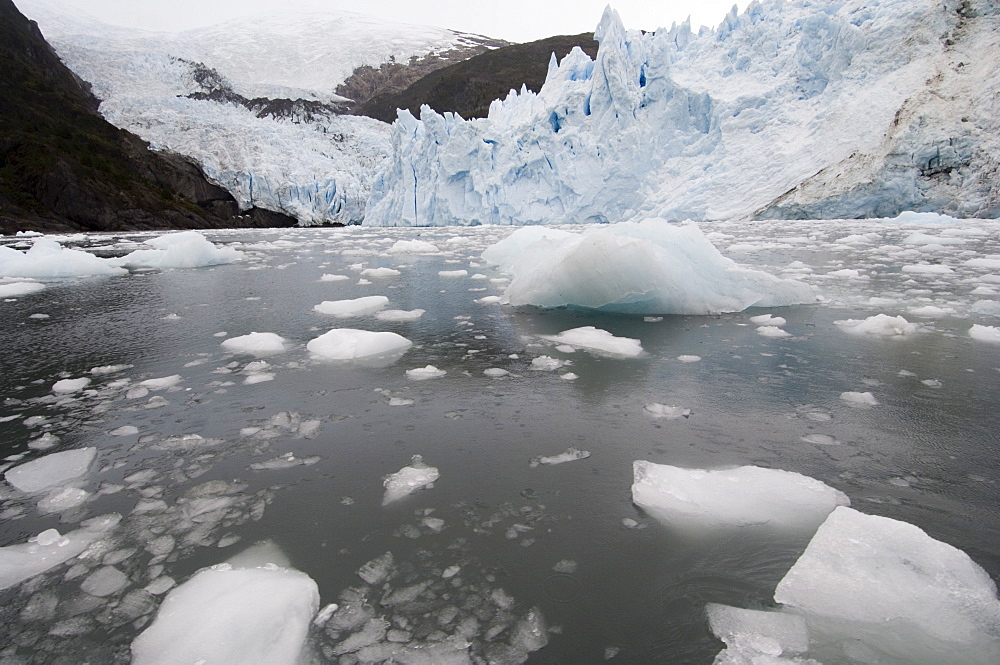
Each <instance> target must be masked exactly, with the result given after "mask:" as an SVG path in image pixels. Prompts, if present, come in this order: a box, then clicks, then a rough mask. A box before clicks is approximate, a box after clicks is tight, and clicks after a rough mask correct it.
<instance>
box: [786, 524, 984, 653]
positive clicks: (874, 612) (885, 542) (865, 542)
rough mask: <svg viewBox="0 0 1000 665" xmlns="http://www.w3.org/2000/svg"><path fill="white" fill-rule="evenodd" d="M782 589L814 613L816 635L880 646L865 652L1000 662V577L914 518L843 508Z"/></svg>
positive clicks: (801, 610) (809, 616) (790, 601)
mask: <svg viewBox="0 0 1000 665" xmlns="http://www.w3.org/2000/svg"><path fill="white" fill-rule="evenodd" d="M774 599H775V600H776V601H778V602H779V603H782V604H784V605H785V606H786V607H788V608H789V609H790V610H791V611H793V612H795V613H797V614H801V615H803V616H804V617H805V619H806V621H807V623H808V624H809V630H810V633H811V634H812V636H813V638H814V640H821V641H824V642H826V643H830V644H837V643H845V644H856V643H858V642H860V643H862V644H863V645H864V646H865V647H867V648H868V649H870V650H871V651H873V652H874V653H873V654H871V656H872V657H871V658H870V659H868V660H866V662H906V663H921V664H925V665H931V664H934V665H946V664H953V665H958V664H959V663H961V664H963V665H965V664H969V663H978V664H982V665H987V664H992V663H997V662H1000V599H998V598H997V590H996V585H995V584H994V582H993V580H992V579H990V576H989V575H988V574H987V573H986V571H984V570H983V569H982V568H981V567H979V566H978V565H977V564H976V563H975V562H973V561H972V560H971V559H970V558H969V557H968V555H966V554H965V553H964V552H962V551H961V550H959V549H956V548H954V547H952V546H951V545H948V544H946V543H942V542H940V541H937V540H934V539H933V538H931V537H930V536H928V535H927V534H926V533H924V532H923V531H922V530H921V529H919V528H918V527H916V526H914V525H912V524H907V523H906V522H900V521H897V520H893V519H889V518H887V517H878V516H874V515H865V514H863V513H860V512H858V511H856V510H852V509H850V508H846V507H839V508H837V509H836V510H834V511H833V513H831V514H830V516H829V517H828V518H827V520H826V521H825V522H824V523H823V524H822V525H821V526H820V527H819V529H818V530H817V532H816V535H815V536H813V538H812V540H811V541H810V542H809V545H808V546H807V547H806V550H805V552H804V553H803V554H802V556H801V557H800V558H799V560H798V561H797V562H796V563H795V565H794V566H792V568H791V570H789V571H788V574H786V575H785V577H784V578H783V579H782V580H781V582H779V583H778V587H777V589H776V590H775V592H774ZM855 648H856V647H855ZM845 660H846V659H845ZM830 662H840V661H830Z"/></svg>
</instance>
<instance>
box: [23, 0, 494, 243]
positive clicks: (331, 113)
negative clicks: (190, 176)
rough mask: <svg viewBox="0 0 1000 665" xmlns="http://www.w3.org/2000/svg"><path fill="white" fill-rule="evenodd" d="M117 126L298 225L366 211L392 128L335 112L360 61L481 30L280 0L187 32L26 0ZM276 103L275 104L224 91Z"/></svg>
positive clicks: (424, 49)
mask: <svg viewBox="0 0 1000 665" xmlns="http://www.w3.org/2000/svg"><path fill="white" fill-rule="evenodd" d="M18 6H19V7H20V8H21V9H22V11H24V13H25V14H26V15H27V16H28V17H29V18H31V19H33V20H35V21H37V22H38V23H39V25H40V26H41V29H42V31H43V33H44V35H45V37H46V39H47V40H48V41H49V43H50V44H52V46H53V48H55V50H56V52H57V53H58V55H59V57H60V58H61V59H62V60H63V62H65V63H66V65H67V66H68V67H69V68H70V69H71V70H72V71H73V72H74V73H75V74H77V75H78V76H80V77H81V78H82V79H83V80H85V81H87V82H88V83H90V84H91V85H92V87H93V92H94V94H95V95H96V96H97V97H98V98H99V99H101V100H102V103H101V107H100V112H101V114H102V115H103V116H104V117H105V118H106V119H107V120H108V121H109V122H111V123H112V124H113V125H115V126H117V127H119V128H121V129H126V130H128V131H130V132H132V133H133V134H136V135H138V136H139V137H141V138H142V139H144V140H145V141H148V142H149V143H150V146H151V147H152V148H153V149H156V150H164V151H169V152H174V153H178V154H180V155H184V156H186V157H188V158H190V159H192V160H194V161H195V162H196V163H197V164H198V165H199V166H200V167H201V168H202V169H203V170H204V172H205V174H206V175H207V176H208V178H209V179H210V180H212V181H213V182H215V183H217V184H219V185H220V186H222V187H224V188H225V189H226V190H227V191H229V193H230V194H232V195H233V196H234V197H235V198H236V200H237V201H238V202H239V204H240V206H241V207H242V208H243V209H248V208H251V207H254V206H256V207H259V208H266V209H268V210H274V211H278V212H284V213H286V214H288V215H291V216H293V217H295V218H296V219H298V220H299V223H300V224H304V225H309V224H322V223H335V222H339V223H357V222H360V221H361V219H362V217H363V215H364V208H365V201H366V199H367V198H368V194H369V191H370V188H371V183H372V180H373V179H374V175H375V173H376V172H377V171H378V169H379V167H380V166H381V163H382V161H384V160H385V158H386V156H387V155H388V152H389V127H388V126H387V125H386V124H385V123H382V122H379V121H377V120H372V119H371V118H365V117H361V116H347V115H338V114H337V113H336V110H335V108H334V106H333V104H335V103H336V102H338V101H344V98H342V97H339V96H337V95H336V94H334V89H335V88H336V87H337V85H339V84H340V83H342V82H343V81H344V80H345V79H346V78H347V77H349V76H350V75H351V73H352V72H353V71H354V69H355V68H356V67H359V66H362V65H369V66H374V67H378V66H379V64H380V63H382V62H386V61H390V60H398V61H400V62H406V61H407V60H408V59H409V58H410V57H411V56H423V55H426V54H437V53H442V52H445V51H449V50H451V49H454V48H456V47H461V46H467V45H469V44H473V43H476V42H477V39H478V37H477V36H475V35H468V34H465V33H459V32H455V31H452V30H446V29H443V28H435V27H430V26H414V25H407V24H399V23H388V22H385V21H378V20H375V19H372V18H371V17H367V16H364V15H361V14H355V13H352V12H334V11H324V12H308V13H293V12H279V11H275V12H274V13H273V14H270V15H268V16H267V17H266V18H263V19H262V18H261V17H256V16H254V17H250V16H242V17H236V18H233V19H232V20H231V21H228V22H225V23H222V24H219V25H216V26H210V27H206V28H198V29H192V30H186V31H182V32H179V33H166V32H149V31H143V30H137V29H126V28H119V27H116V26H111V25H108V24H105V23H102V22H100V21H98V20H96V19H94V18H92V17H89V16H87V15H86V14H82V13H81V12H78V11H76V12H75V11H72V10H71V9H69V8H67V7H65V6H64V5H62V4H61V3H60V2H59V0H19V2H18ZM219 92H223V93H225V95H223V97H225V96H226V95H229V96H230V97H232V96H233V95H239V96H242V97H244V98H245V99H249V100H252V101H254V102H262V103H268V102H275V104H276V105H277V106H281V103H282V102H286V103H287V104H286V106H287V107H288V108H286V109H283V110H282V109H279V111H281V112H278V113H275V114H273V115H269V114H268V113H267V112H266V111H265V110H260V109H257V108H254V109H253V110H251V109H250V108H245V107H244V106H241V105H239V104H236V103H231V102H230V101H227V100H226V99H222V100H221V101H215V100H214V99H213V93H219Z"/></svg>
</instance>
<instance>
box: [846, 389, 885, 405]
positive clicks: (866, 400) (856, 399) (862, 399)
mask: <svg viewBox="0 0 1000 665" xmlns="http://www.w3.org/2000/svg"><path fill="white" fill-rule="evenodd" d="M840 399H842V400H844V401H845V402H847V403H848V404H852V405H859V406H878V400H877V399H875V396H874V395H872V394H871V393H869V392H864V393H859V392H852V391H848V392H843V393H840Z"/></svg>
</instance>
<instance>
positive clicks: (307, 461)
mask: <svg viewBox="0 0 1000 665" xmlns="http://www.w3.org/2000/svg"><path fill="white" fill-rule="evenodd" d="M319 460H320V457H319V456H318V455H311V456H309V457H296V456H295V454H294V453H291V452H288V453H285V454H284V455H279V456H278V457H274V458H272V459H269V460H267V461H264V462H255V463H253V464H251V465H250V468H251V469H252V470H254V471H274V470H280V469H291V468H292V467H296V466H311V465H313V464H315V463H316V462H318V461H319Z"/></svg>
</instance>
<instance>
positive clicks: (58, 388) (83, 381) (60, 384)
mask: <svg viewBox="0 0 1000 665" xmlns="http://www.w3.org/2000/svg"><path fill="white" fill-rule="evenodd" d="M89 384H90V379H88V378H87V377H85V376H84V377H81V378H79V379H62V380H61V381H56V382H55V383H54V384H52V392H54V393H56V394H67V393H75V392H79V391H81V390H83V389H84V388H86V387H87V386H88V385H89Z"/></svg>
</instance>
